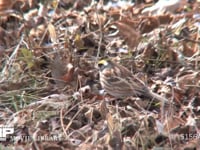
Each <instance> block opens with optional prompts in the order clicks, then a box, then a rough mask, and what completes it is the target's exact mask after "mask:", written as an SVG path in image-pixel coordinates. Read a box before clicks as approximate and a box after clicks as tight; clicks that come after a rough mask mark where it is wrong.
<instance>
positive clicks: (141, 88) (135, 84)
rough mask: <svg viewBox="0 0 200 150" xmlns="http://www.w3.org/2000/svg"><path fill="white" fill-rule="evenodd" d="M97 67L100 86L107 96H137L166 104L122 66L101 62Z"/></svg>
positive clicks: (111, 62) (110, 62)
mask: <svg viewBox="0 0 200 150" xmlns="http://www.w3.org/2000/svg"><path fill="white" fill-rule="evenodd" d="M98 67H99V73H100V83H101V86H102V88H103V89H104V90H105V91H106V92H107V93H108V94H110V95H112V96H114V97H117V98H123V97H128V96H137V97H147V98H150V99H157V100H159V101H162V102H168V100H167V99H166V98H164V97H162V96H160V95H158V94H156V93H153V92H152V91H150V90H149V88H148V87H147V86H145V84H144V83H143V82H142V81H141V80H140V79H138V78H137V77H136V76H134V75H133V74H132V73H131V72H130V71H129V70H128V69H127V68H125V67H124V66H122V65H119V64H117V63H115V62H113V61H110V60H101V61H99V63H98Z"/></svg>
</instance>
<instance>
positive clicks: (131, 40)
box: [114, 21, 141, 49]
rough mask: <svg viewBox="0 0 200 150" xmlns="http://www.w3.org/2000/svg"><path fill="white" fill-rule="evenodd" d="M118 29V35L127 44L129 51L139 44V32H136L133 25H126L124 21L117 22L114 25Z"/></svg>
mask: <svg viewBox="0 0 200 150" xmlns="http://www.w3.org/2000/svg"><path fill="white" fill-rule="evenodd" d="M114 24H115V25H116V26H117V28H118V29H119V35H121V36H122V37H123V38H124V40H125V41H126V42H127V45H128V46H129V48H130V49H134V48H135V47H137V45H138V44H139V42H140V37H141V34H140V31H136V29H135V28H134V24H132V25H131V24H127V22H125V21H117V22H115V23H114Z"/></svg>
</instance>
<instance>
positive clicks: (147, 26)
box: [140, 17, 160, 33]
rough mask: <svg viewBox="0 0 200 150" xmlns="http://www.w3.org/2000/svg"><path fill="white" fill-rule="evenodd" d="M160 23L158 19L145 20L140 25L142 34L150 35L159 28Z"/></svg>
mask: <svg viewBox="0 0 200 150" xmlns="http://www.w3.org/2000/svg"><path fill="white" fill-rule="evenodd" d="M159 25H160V22H159V20H158V18H157V17H148V18H143V20H142V22H141V24H140V30H141V33H149V32H151V31H153V29H155V28H157V27H159Z"/></svg>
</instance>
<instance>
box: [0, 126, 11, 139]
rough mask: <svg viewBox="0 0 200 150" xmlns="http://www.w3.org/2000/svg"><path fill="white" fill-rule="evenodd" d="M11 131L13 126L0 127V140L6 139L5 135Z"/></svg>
mask: <svg viewBox="0 0 200 150" xmlns="http://www.w3.org/2000/svg"><path fill="white" fill-rule="evenodd" d="M13 133H14V128H13V127H0V141H6V136H7V135H9V134H13Z"/></svg>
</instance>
